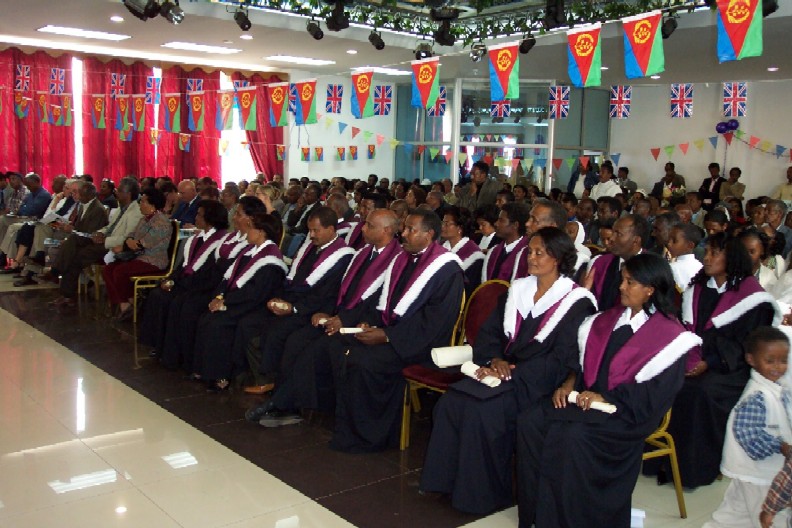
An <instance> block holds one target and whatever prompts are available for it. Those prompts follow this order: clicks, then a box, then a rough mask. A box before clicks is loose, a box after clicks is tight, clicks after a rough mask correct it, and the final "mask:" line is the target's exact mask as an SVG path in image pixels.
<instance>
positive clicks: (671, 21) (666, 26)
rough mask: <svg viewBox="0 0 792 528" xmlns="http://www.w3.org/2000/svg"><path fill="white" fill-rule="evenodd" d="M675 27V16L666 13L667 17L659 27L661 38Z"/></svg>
mask: <svg viewBox="0 0 792 528" xmlns="http://www.w3.org/2000/svg"><path fill="white" fill-rule="evenodd" d="M676 28H677V21H676V18H674V15H668V17H667V18H666V19H665V20H663V26H662V27H661V28H660V33H661V34H662V35H663V39H667V38H668V37H670V36H671V34H672V33H673V32H674V30H676Z"/></svg>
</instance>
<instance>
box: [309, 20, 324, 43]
mask: <svg viewBox="0 0 792 528" xmlns="http://www.w3.org/2000/svg"><path fill="white" fill-rule="evenodd" d="M305 29H306V31H308V33H309V34H310V35H311V36H312V37H313V38H314V40H322V39H323V38H324V31H322V28H321V27H320V26H319V22H316V21H315V20H311V21H310V22H308V25H307V26H306V27H305Z"/></svg>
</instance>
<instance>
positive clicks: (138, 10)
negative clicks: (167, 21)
mask: <svg viewBox="0 0 792 528" xmlns="http://www.w3.org/2000/svg"><path fill="white" fill-rule="evenodd" d="M123 1H124V5H125V6H126V8H127V9H128V10H129V12H130V13H132V14H133V15H135V17H137V18H139V19H140V20H142V21H144V22H145V21H146V20H148V19H149V18H154V17H156V16H157V15H159V12H160V6H159V4H158V3H157V0H123Z"/></svg>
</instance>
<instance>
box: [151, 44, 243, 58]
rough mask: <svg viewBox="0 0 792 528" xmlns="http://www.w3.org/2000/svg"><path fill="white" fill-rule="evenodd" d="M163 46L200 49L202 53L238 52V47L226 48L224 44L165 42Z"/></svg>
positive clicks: (227, 53) (178, 48)
mask: <svg viewBox="0 0 792 528" xmlns="http://www.w3.org/2000/svg"><path fill="white" fill-rule="evenodd" d="M162 47H163V48H171V49H177V50H184V51H200V52H203V53H217V54H220V55H231V54H234V53H239V52H240V51H242V50H240V49H236V48H226V47H225V46H207V45H206V44H195V43H192V42H166V43H165V44H163V45H162Z"/></svg>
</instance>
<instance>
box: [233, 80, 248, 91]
mask: <svg viewBox="0 0 792 528" xmlns="http://www.w3.org/2000/svg"><path fill="white" fill-rule="evenodd" d="M248 86H250V81H246V80H240V81H234V90H238V89H239V88H247V87H248Z"/></svg>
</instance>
